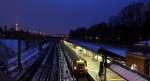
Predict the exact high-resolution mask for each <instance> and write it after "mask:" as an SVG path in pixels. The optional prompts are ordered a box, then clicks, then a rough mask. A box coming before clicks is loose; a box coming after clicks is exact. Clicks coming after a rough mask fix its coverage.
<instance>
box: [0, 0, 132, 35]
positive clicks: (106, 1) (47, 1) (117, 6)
mask: <svg viewBox="0 0 150 81" xmlns="http://www.w3.org/2000/svg"><path fill="white" fill-rule="evenodd" d="M133 1H135V0H0V25H1V26H3V25H12V24H15V23H16V22H17V23H20V24H22V25H23V29H31V30H33V29H35V30H37V31H43V32H51V33H67V32H68V31H69V30H70V29H74V28H76V27H80V26H85V27H89V26H90V25H92V24H96V23H99V22H102V21H107V19H108V17H109V16H111V15H116V14H117V13H118V12H119V11H120V10H121V9H122V8H123V7H125V6H127V5H128V4H130V3H132V2H133Z"/></svg>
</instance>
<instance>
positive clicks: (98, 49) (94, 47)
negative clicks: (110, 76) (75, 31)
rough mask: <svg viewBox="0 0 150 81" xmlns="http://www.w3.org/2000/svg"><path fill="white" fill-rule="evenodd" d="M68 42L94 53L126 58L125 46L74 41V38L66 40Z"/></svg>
mask: <svg viewBox="0 0 150 81" xmlns="http://www.w3.org/2000/svg"><path fill="white" fill-rule="evenodd" d="M67 41H68V42H70V43H73V44H75V45H77V46H81V47H83V48H85V49H88V50H90V51H92V52H95V53H102V52H103V53H105V54H107V55H108V56H110V57H117V58H121V59H125V58H126V52H127V50H128V49H127V48H119V47H115V46H111V45H105V44H96V43H91V42H85V41H76V40H67Z"/></svg>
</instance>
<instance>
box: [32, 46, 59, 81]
mask: <svg viewBox="0 0 150 81" xmlns="http://www.w3.org/2000/svg"><path fill="white" fill-rule="evenodd" d="M57 50H58V48H57V44H54V45H53V47H52V48H51V50H49V51H48V54H47V55H46V57H45V58H44V60H43V62H42V64H41V66H40V67H39V68H38V70H37V72H36V73H35V75H34V76H33V78H32V80H31V81H59V76H58V52H57Z"/></svg>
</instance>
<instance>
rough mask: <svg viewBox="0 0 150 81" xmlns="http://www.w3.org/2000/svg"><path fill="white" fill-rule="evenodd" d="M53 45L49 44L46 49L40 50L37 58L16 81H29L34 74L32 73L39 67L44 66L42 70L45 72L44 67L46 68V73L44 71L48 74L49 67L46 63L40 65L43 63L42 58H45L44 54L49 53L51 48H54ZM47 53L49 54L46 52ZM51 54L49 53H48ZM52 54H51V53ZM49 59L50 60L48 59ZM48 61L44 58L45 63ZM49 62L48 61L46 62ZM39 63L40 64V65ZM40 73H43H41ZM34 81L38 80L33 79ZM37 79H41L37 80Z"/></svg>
mask: <svg viewBox="0 0 150 81" xmlns="http://www.w3.org/2000/svg"><path fill="white" fill-rule="evenodd" d="M54 46H55V44H51V45H49V46H48V48H46V49H44V50H42V51H41V52H40V54H39V57H38V58H37V60H36V61H35V62H34V63H33V64H32V65H31V67H30V68H29V69H28V70H27V71H26V72H25V73H24V74H23V75H22V76H21V77H20V78H19V79H18V81H31V80H32V79H33V78H34V77H35V76H34V75H36V72H37V71H38V69H39V68H44V72H45V70H46V69H45V68H47V70H46V72H47V73H45V74H46V75H49V74H48V72H49V70H48V69H49V68H50V66H48V65H45V64H44V65H42V64H43V63H42V62H43V61H44V59H45V58H46V55H50V54H51V52H50V51H51V50H53V49H54ZM48 53H49V54H48ZM50 56H51V55H50ZM52 56H53V55H52ZM49 61H50V60H49ZM47 62H48V60H46V63H47ZM48 64H49V63H48ZM40 65H41V66H40ZM41 75H43V74H41ZM41 77H42V76H40V78H41ZM46 78H48V76H46ZM35 81H38V80H35ZM39 81H41V80H39ZM42 81H44V80H42ZM45 81H47V80H45Z"/></svg>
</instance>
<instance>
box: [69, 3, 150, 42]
mask: <svg viewBox="0 0 150 81" xmlns="http://www.w3.org/2000/svg"><path fill="white" fill-rule="evenodd" d="M149 27H150V3H141V2H138V3H135V2H134V3H132V4H130V5H128V6H127V7H125V8H123V9H122V10H121V11H120V12H119V13H118V14H117V15H115V16H111V17H109V19H108V22H102V23H98V24H94V25H92V26H90V27H89V28H85V27H78V28H77V29H75V30H70V32H69V36H70V38H71V39H76V40H87V41H98V42H110V43H118V44H133V43H135V42H137V41H140V40H147V39H149V38H150V28H149Z"/></svg>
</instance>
